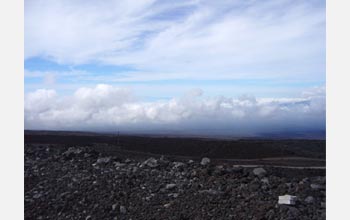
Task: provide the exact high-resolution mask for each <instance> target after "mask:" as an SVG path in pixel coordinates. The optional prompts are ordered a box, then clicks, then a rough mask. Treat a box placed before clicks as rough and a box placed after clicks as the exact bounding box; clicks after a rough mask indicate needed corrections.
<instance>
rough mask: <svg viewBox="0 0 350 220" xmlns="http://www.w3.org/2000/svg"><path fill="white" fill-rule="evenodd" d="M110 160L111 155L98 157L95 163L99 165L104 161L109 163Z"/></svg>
mask: <svg viewBox="0 0 350 220" xmlns="http://www.w3.org/2000/svg"><path fill="white" fill-rule="evenodd" d="M109 161H111V157H101V158H98V159H97V161H96V163H95V164H96V165H98V164H103V163H109Z"/></svg>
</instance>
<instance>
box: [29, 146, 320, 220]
mask: <svg viewBox="0 0 350 220" xmlns="http://www.w3.org/2000/svg"><path fill="white" fill-rule="evenodd" d="M123 158H124V159H123ZM24 159H25V167H24V168H25V173H24V178H25V195H24V204H25V219H86V220H88V219H90V220H94V219H118V220H119V219H122V220H123V219H126V220H127V219H133V220H134V219H255V220H260V219H261V220H262V219H267V220H270V219H301V220H303V219H305V220H306V219H325V212H326V210H325V206H326V203H325V199H326V198H325V187H324V186H325V184H326V183H325V178H324V177H323V176H322V175H315V171H311V170H310V171H308V170H304V171H300V170H299V171H298V170H297V171H295V170H291V169H281V168H273V167H264V168H261V169H259V170H258V171H259V172H257V170H256V169H253V168H242V167H234V166H232V165H229V164H223V163H221V164H215V163H214V162H210V163H205V165H201V163H200V162H198V161H197V162H194V161H191V162H187V161H188V160H186V162H184V161H181V160H179V161H175V160H172V159H169V158H165V157H162V158H158V157H151V158H148V159H147V158H140V157H138V158H136V157H135V158H133V157H130V155H127V156H125V155H117V156H110V155H102V154H100V153H98V152H96V151H95V150H94V149H93V148H90V147H71V148H68V147H47V146H45V147H44V146H43V147H41V146H25V158H24ZM262 169H264V171H262ZM254 170H255V171H254ZM306 177H307V178H306ZM312 184H313V185H312ZM285 194H290V195H295V196H297V197H298V198H300V202H298V203H297V204H296V205H294V206H286V205H277V201H278V196H280V195H285Z"/></svg>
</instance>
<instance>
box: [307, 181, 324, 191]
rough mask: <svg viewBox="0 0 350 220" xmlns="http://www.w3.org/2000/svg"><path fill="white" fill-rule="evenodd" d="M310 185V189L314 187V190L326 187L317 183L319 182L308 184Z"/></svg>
mask: <svg viewBox="0 0 350 220" xmlns="http://www.w3.org/2000/svg"><path fill="white" fill-rule="evenodd" d="M310 187H311V189H315V190H318V189H321V190H323V189H325V188H326V187H325V186H323V185H319V184H315V183H312V184H310Z"/></svg>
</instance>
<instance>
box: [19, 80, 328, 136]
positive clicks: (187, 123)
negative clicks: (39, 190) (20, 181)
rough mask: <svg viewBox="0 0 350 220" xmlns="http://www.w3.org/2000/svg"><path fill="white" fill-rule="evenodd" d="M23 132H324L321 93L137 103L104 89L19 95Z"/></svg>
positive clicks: (196, 94)
mask: <svg viewBox="0 0 350 220" xmlns="http://www.w3.org/2000/svg"><path fill="white" fill-rule="evenodd" d="M24 114H25V128H26V129H53V130H92V131H115V130H116V129H118V130H120V131H122V132H123V131H124V132H142V133H171V132H173V133H174V134H176V133H182V134H203V135H210V134H212V135H215V134H221V135H231V136H254V135H258V134H261V133H269V132H271V133H273V132H282V131H283V132H285V131H294V132H303V131H320V130H325V90H324V88H323V87H321V88H314V89H311V90H309V91H306V92H305V93H303V94H301V96H300V97H296V98H284V99H282V98H281V99H257V98H255V97H253V96H248V95H242V96H239V97H237V98H234V97H224V96H218V97H211V98H209V97H205V95H204V93H203V91H202V90H200V89H194V90H191V91H189V92H186V93H184V95H183V96H182V97H178V98H172V99H169V100H163V101H154V102H143V101H138V100H137V99H136V98H135V97H134V95H133V92H132V91H131V90H129V89H124V88H118V87H113V86H110V85H104V84H101V85H97V86H96V87H94V88H79V89H78V90H76V92H75V93H74V94H73V95H70V96H59V95H58V94H57V93H56V92H55V91H53V90H37V91H35V92H32V93H28V94H26V95H25V107H24Z"/></svg>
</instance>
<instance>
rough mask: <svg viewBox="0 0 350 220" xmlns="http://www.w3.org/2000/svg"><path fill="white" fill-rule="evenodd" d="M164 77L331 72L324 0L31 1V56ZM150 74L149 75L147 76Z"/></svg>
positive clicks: (28, 16)
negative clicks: (327, 60)
mask: <svg viewBox="0 0 350 220" xmlns="http://www.w3.org/2000/svg"><path fill="white" fill-rule="evenodd" d="M35 56H39V57H45V58H47V59H51V60H54V61H56V62H59V63H65V64H81V63H103V64H112V65H131V66H132V67H134V68H136V69H138V70H141V71H140V72H136V73H134V75H132V76H131V78H133V77H134V78H135V77H136V78H138V77H140V78H141V79H142V78H143V75H144V74H143V72H146V73H150V74H151V75H152V74H155V75H152V77H153V78H155V77H156V76H157V74H158V75H160V76H161V77H163V76H166V75H168V74H169V75H171V76H170V78H173V77H174V76H176V74H180V76H178V77H185V78H186V77H190V78H197V79H198V78H201V77H202V75H205V76H207V77H209V76H212V77H214V78H215V77H220V76H221V78H222V77H229V78H249V77H267V78H268V77H277V78H278V77H282V78H283V77H289V78H294V79H314V78H315V77H316V78H317V77H318V78H320V77H324V69H325V66H324V65H325V3H324V1H292V0H283V1H254V0H252V1H243V0H242V1H224V0H220V1H215V4H214V3H213V1H206V0H195V1H176V3H174V2H173V1H156V0H141V1H128V0H118V1H113V0H107V1H100V2H96V1H81V0H78V1H69V0H60V1H47V0H46V1H44V0H31V1H25V57H26V58H30V57H35ZM146 78H147V77H146Z"/></svg>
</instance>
